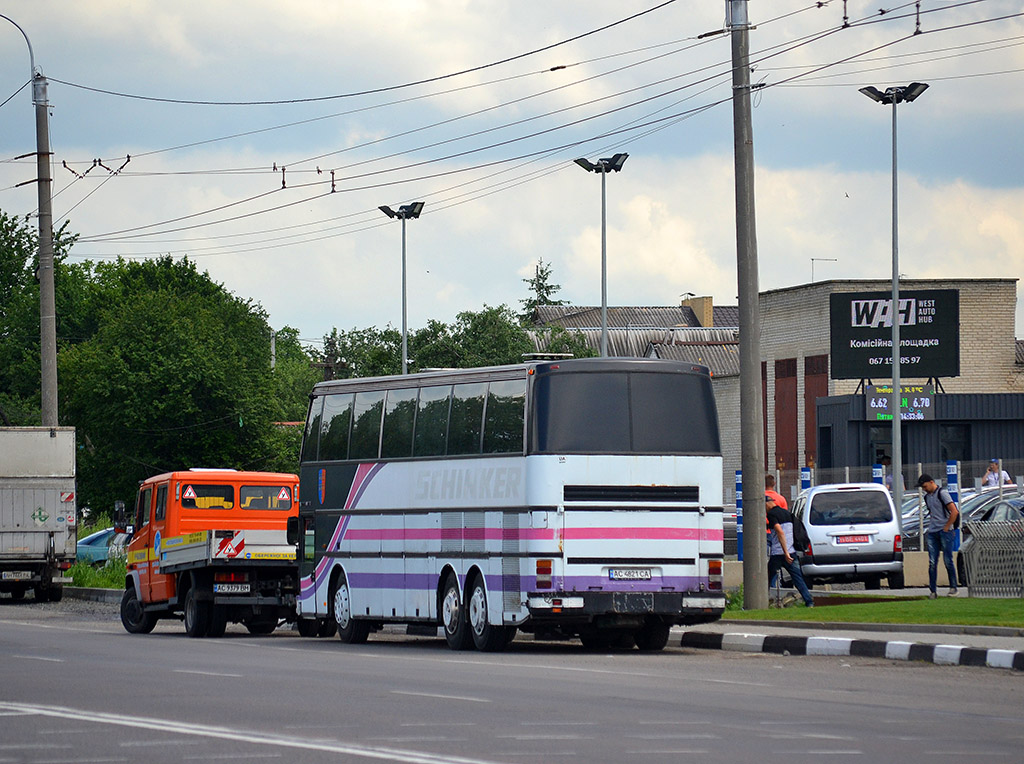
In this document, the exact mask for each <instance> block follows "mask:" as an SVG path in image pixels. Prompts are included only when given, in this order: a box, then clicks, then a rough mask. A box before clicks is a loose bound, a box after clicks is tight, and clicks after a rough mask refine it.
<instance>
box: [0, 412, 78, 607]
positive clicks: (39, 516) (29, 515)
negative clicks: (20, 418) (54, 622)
mask: <svg viewBox="0 0 1024 764" xmlns="http://www.w3.org/2000/svg"><path fill="white" fill-rule="evenodd" d="M76 529H77V526H76V502H75V428H74V427H0V592H6V593H8V594H10V595H11V596H12V597H14V599H21V598H22V597H24V596H25V592H27V591H28V590H29V589H32V590H33V591H34V592H35V597H36V599H37V600H39V601H41V602H47V601H53V602H56V601H57V600H59V599H60V598H61V596H62V594H63V585H64V584H66V583H71V578H70V577H68V576H67V575H66V571H67V569H68V568H70V567H71V566H72V565H73V564H74V562H75V552H76V548H77V539H76Z"/></svg>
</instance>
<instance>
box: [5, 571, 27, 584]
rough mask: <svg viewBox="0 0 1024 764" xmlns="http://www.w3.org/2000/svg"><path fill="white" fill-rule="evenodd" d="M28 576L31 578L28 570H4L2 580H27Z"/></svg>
mask: <svg viewBox="0 0 1024 764" xmlns="http://www.w3.org/2000/svg"><path fill="white" fill-rule="evenodd" d="M30 578H32V571H30V570H5V571H4V576H3V580H4V581H27V580H28V579H30Z"/></svg>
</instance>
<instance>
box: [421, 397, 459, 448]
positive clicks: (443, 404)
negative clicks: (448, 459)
mask: <svg viewBox="0 0 1024 764" xmlns="http://www.w3.org/2000/svg"><path fill="white" fill-rule="evenodd" d="M451 395H452V388H451V385H443V386H437V387H424V388H422V389H421V390H420V401H419V410H418V411H417V413H416V433H415V435H414V440H413V456H444V454H445V451H446V450H447V447H448V409H449V408H451Z"/></svg>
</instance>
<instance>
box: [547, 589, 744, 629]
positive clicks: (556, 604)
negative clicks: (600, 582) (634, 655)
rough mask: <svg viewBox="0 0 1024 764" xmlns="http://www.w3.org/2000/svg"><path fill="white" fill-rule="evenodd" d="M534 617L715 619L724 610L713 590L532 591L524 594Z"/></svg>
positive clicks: (692, 621)
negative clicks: (526, 595) (648, 616)
mask: <svg viewBox="0 0 1024 764" xmlns="http://www.w3.org/2000/svg"><path fill="white" fill-rule="evenodd" d="M527 607H528V609H529V611H530V617H531V619H533V620H536V621H552V620H559V621H565V620H579V621H585V622H589V621H592V620H594V619H595V618H603V617H605V616H647V615H654V616H660V617H662V618H664V619H667V620H670V621H672V622H673V623H680V624H695V623H707V622H709V621H716V620H718V619H719V618H720V617H721V616H722V613H724V612H725V595H724V594H719V593H714V592H571V593H559V592H550V593H548V592H544V593H536V592H532V593H530V595H529V596H528V597H527Z"/></svg>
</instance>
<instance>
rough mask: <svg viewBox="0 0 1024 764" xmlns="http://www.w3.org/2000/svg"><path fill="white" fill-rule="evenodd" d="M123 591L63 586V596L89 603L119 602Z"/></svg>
mask: <svg viewBox="0 0 1024 764" xmlns="http://www.w3.org/2000/svg"><path fill="white" fill-rule="evenodd" d="M123 594H124V590H123V589H89V588H86V587H84V586H65V587H64V596H65V597H71V598H72V599H76V600H89V601H90V602H120V601H121V596H122V595H123Z"/></svg>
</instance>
